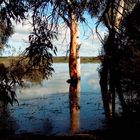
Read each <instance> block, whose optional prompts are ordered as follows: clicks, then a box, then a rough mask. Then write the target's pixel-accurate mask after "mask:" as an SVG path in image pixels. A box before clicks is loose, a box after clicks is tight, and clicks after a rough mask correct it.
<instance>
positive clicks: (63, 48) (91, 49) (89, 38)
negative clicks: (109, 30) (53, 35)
mask: <svg viewBox="0 0 140 140" xmlns="http://www.w3.org/2000/svg"><path fill="white" fill-rule="evenodd" d="M87 22H88V26H87V25H85V24H80V39H79V41H80V43H81V49H80V55H81V56H98V54H99V52H100V50H101V43H100V41H99V39H98V37H97V35H96V33H95V22H96V20H95V19H90V17H88V18H87ZM14 25H15V33H14V34H13V35H12V36H11V37H10V39H9V41H8V44H9V46H10V48H5V50H4V52H3V56H9V55H14V56H16V55H18V54H20V53H21V52H22V51H23V50H24V49H25V48H26V47H27V46H28V35H29V33H30V32H31V30H32V28H31V26H30V24H28V23H27V22H25V23H24V24H21V23H19V24H14ZM99 32H100V34H101V35H102V36H104V33H105V28H104V27H103V26H100V27H99ZM69 40H70V33H69V29H68V28H67V27H66V26H65V25H64V24H61V25H59V34H58V40H54V41H53V44H54V45H56V46H57V49H58V52H57V56H65V55H66V52H67V49H68V48H69Z"/></svg>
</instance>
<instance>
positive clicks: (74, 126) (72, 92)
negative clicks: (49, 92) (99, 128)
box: [69, 80, 80, 133]
mask: <svg viewBox="0 0 140 140" xmlns="http://www.w3.org/2000/svg"><path fill="white" fill-rule="evenodd" d="M69 105H70V132H71V133H76V132H78V130H79V127H80V126H79V125H80V123H79V113H80V110H79V109H80V80H77V81H74V82H71V83H70V87H69Z"/></svg>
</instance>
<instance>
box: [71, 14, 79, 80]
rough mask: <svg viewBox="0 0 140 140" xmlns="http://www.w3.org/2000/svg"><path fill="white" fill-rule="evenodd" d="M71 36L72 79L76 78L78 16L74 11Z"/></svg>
mask: <svg viewBox="0 0 140 140" xmlns="http://www.w3.org/2000/svg"><path fill="white" fill-rule="evenodd" d="M70 37H71V38H70V54H69V73H70V78H71V80H76V79H77V69H76V48H77V31H76V17H75V15H74V13H73V12H71V13H70Z"/></svg>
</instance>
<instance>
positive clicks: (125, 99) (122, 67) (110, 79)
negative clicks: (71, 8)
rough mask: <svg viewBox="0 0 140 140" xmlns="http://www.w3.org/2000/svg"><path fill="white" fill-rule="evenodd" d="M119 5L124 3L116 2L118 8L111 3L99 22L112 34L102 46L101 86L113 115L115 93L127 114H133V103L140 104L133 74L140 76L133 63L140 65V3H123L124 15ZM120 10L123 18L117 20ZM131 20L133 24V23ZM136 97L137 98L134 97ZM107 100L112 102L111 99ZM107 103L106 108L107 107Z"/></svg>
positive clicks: (114, 2) (137, 87)
mask: <svg viewBox="0 0 140 140" xmlns="http://www.w3.org/2000/svg"><path fill="white" fill-rule="evenodd" d="M119 3H121V0H120V1H117V5H116V1H113V2H112V1H108V3H107V6H106V8H105V10H104V12H103V13H102V16H101V19H100V21H102V22H103V23H104V24H105V25H106V27H107V28H108V31H109V34H108V36H106V38H105V40H104V43H103V52H102V56H103V57H102V58H103V59H102V65H101V69H100V76H101V79H100V84H101V90H102V93H103V94H104V95H103V96H106V95H107V96H109V97H110V98H111V106H112V107H111V112H112V115H113V116H114V114H115V96H116V93H117V94H118V98H119V100H120V104H121V106H122V112H123V113H125V114H126V113H128V112H129V111H130V110H131V112H133V111H134V110H133V109H134V108H133V107H132V106H131V107H132V108H133V109H132V108H131V107H130V104H131V105H132V104H135V105H136V104H138V103H139V98H138V96H139V91H138V90H137V89H139V86H138V85H139V84H138V83H139V82H138V81H137V80H136V79H135V80H134V77H136V76H134V75H137V76H138V74H136V71H139V68H138V67H137V65H138V64H136V63H134V62H136V61H137V63H139V60H138V58H139V57H138V55H136V54H137V53H136V52H139V49H138V47H137V46H139V43H138V42H139V41H138V39H137V37H138V36H139V32H138V30H139V26H138V25H139V24H138V20H137V16H136V15H138V12H139V11H138V8H137V7H138V6H136V5H139V2H138V1H133V2H132V1H131V2H130V1H124V2H123V3H124V4H123V5H124V6H121V7H122V8H121V9H122V13H121V12H120V10H121V9H120V10H118V9H119V6H120V5H118V4H119ZM136 9H137V10H136ZM118 11H119V13H118V14H120V18H119V20H117V21H116V19H117V18H116V16H117V12H118ZM134 13H135V14H134ZM120 19H121V20H120ZM132 19H133V21H134V22H133V24H132ZM130 21H131V22H130ZM134 56H135V57H134ZM136 81H137V82H136ZM108 94H110V95H108ZM135 96H136V97H137V99H136V98H134V97H135ZM106 98H108V97H106ZM132 98H133V100H132ZM130 100H131V101H130ZM108 101H109V102H110V100H108ZM109 102H108V103H107V104H109ZM105 104H106V103H105ZM107 104H106V106H108V105H107ZM107 110H109V108H108V109H107ZM132 110H133V111H132ZM107 114H108V113H107Z"/></svg>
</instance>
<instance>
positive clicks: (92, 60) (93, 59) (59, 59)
mask: <svg viewBox="0 0 140 140" xmlns="http://www.w3.org/2000/svg"><path fill="white" fill-rule="evenodd" d="M18 59H20V57H14V56H10V57H0V63H3V64H4V65H5V66H9V65H10V63H11V62H12V61H16V60H18ZM80 60H81V63H100V62H101V61H100V58H99V57H80ZM68 61H69V59H68V57H65V56H62V57H53V63H68Z"/></svg>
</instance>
